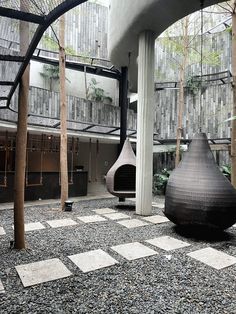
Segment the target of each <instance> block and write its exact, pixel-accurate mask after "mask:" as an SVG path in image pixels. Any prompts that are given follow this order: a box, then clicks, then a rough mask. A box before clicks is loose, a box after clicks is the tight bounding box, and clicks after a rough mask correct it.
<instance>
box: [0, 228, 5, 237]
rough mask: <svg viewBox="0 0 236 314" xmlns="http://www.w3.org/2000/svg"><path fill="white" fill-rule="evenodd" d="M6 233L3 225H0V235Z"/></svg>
mask: <svg viewBox="0 0 236 314" xmlns="http://www.w3.org/2000/svg"><path fill="white" fill-rule="evenodd" d="M4 234H6V232H5V230H4V229H3V227H0V236H1V235H4Z"/></svg>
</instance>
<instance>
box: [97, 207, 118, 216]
mask: <svg viewBox="0 0 236 314" xmlns="http://www.w3.org/2000/svg"><path fill="white" fill-rule="evenodd" d="M93 211H94V212H95V213H96V214H98V215H103V214H111V213H116V212H117V211H116V210H114V209H111V208H98V209H94V210H93Z"/></svg>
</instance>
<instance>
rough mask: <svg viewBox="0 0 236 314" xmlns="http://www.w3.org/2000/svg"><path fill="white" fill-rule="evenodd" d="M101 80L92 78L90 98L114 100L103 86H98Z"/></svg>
mask: <svg viewBox="0 0 236 314" xmlns="http://www.w3.org/2000/svg"><path fill="white" fill-rule="evenodd" d="M98 84H99V82H97V81H96V79H95V78H92V79H91V82H90V83H89V86H88V90H89V92H88V98H89V99H90V100H93V101H96V102H106V103H107V102H109V103H111V102H112V98H111V97H109V96H108V95H107V94H106V92H105V91H104V89H103V88H101V87H98Z"/></svg>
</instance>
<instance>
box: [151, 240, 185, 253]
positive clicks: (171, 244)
mask: <svg viewBox="0 0 236 314" xmlns="http://www.w3.org/2000/svg"><path fill="white" fill-rule="evenodd" d="M145 242H147V243H150V244H152V245H154V246H156V247H159V248H160V249H163V250H165V251H171V250H176V249H180V248H183V247H186V246H189V245H190V244H189V243H187V242H183V241H181V240H178V239H175V238H172V237H169V236H163V237H158V238H154V239H150V240H146V241H145Z"/></svg>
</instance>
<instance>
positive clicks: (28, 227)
mask: <svg viewBox="0 0 236 314" xmlns="http://www.w3.org/2000/svg"><path fill="white" fill-rule="evenodd" d="M41 229H45V227H44V226H43V225H42V224H41V222H30V223H27V224H25V231H26V232H27V231H34V230H41Z"/></svg>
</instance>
